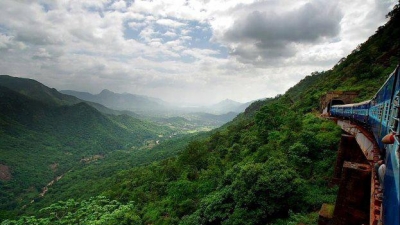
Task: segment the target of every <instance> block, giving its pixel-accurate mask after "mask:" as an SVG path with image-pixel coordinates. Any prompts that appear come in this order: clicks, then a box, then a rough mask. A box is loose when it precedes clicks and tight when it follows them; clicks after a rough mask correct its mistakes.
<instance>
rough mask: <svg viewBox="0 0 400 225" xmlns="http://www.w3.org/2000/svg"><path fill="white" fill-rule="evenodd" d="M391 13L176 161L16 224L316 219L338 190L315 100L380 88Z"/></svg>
mask: <svg viewBox="0 0 400 225" xmlns="http://www.w3.org/2000/svg"><path fill="white" fill-rule="evenodd" d="M389 16H390V18H391V20H390V21H389V22H388V23H387V24H386V25H385V26H383V27H381V28H379V29H378V31H377V33H376V34H375V35H374V36H372V37H371V38H370V39H369V40H368V41H367V42H365V43H363V44H361V45H360V47H359V48H357V49H356V50H355V51H354V52H353V53H352V54H350V55H349V56H347V57H346V58H344V59H343V60H341V62H339V63H338V64H337V65H336V66H335V67H334V68H333V69H332V70H329V71H325V72H318V73H313V74H312V75H310V76H308V77H306V78H305V79H303V80H302V81H301V82H300V83H299V84H297V85H296V86H294V87H293V88H291V89H290V90H289V91H288V92H287V93H285V94H284V95H282V96H280V97H277V98H275V99H268V100H266V101H258V102H256V103H253V104H252V105H251V106H249V108H248V109H247V110H246V111H245V113H243V114H241V115H240V116H239V117H237V118H236V119H235V120H234V121H232V122H231V123H229V124H227V125H225V126H224V127H222V128H220V129H217V130H215V131H212V132H210V133H209V134H208V135H207V136H206V137H199V138H198V139H197V140H195V141H191V142H190V143H189V144H188V145H187V146H186V148H185V150H184V151H183V152H181V153H180V154H179V155H178V156H177V157H173V158H169V159H167V160H164V161H160V162H154V163H152V164H150V165H146V166H141V167H135V168H132V169H129V170H124V171H121V172H119V173H118V174H117V175H115V176H111V177H109V178H107V179H104V180H102V181H99V182H102V183H101V184H99V186H101V187H102V188H100V189H98V190H97V194H98V195H104V196H106V197H95V196H93V198H91V199H88V200H85V201H81V200H80V201H78V202H77V201H75V200H73V199H70V200H68V201H62V202H58V203H55V204H53V205H51V206H49V207H47V208H44V209H43V210H41V211H38V212H36V214H35V216H34V217H20V218H18V219H17V221H15V222H16V223H17V224H23V223H26V221H28V220H29V221H30V223H38V222H41V223H43V224H62V223H76V221H78V220H79V221H84V222H85V223H95V222H97V223H106V224H300V223H304V224H316V220H317V216H318V215H317V211H318V210H319V208H320V206H321V204H322V203H334V202H335V197H336V191H337V189H336V188H334V187H333V188H328V184H329V181H330V178H331V176H332V172H333V164H334V162H335V159H336V150H337V145H338V142H339V138H340V133H341V131H340V129H339V128H338V127H337V126H336V125H335V124H334V123H332V122H330V121H328V120H324V119H320V118H318V117H317V115H318V114H319V113H318V112H317V110H318V107H319V105H318V104H319V99H320V97H321V96H322V95H323V94H325V92H326V91H332V90H358V91H360V97H359V99H360V100H361V99H366V98H370V97H371V96H373V94H374V93H375V92H376V91H377V90H378V89H379V87H380V86H381V85H382V83H383V82H384V81H385V79H386V77H387V76H388V75H389V74H390V72H392V70H393V69H394V67H395V66H396V65H397V64H398V62H399V58H400V57H399V37H400V35H399V28H398V24H400V23H399V18H400V14H399V5H396V7H395V10H394V11H393V12H392V13H390V14H389ZM76 194H77V197H78V198H79V193H76ZM111 206H112V207H111ZM93 215H94V216H93ZM78 218H79V219H78ZM10 223H12V221H5V222H3V224H10Z"/></svg>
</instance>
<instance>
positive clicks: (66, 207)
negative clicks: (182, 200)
mask: <svg viewBox="0 0 400 225" xmlns="http://www.w3.org/2000/svg"><path fill="white" fill-rule="evenodd" d="M40 214H41V216H40V217H35V216H23V217H20V218H19V219H18V220H5V221H3V222H2V223H1V224H2V225H19V224H20V225H25V224H37V225H46V224H92V225H95V224H99V225H100V224H108V225H112V224H115V225H124V224H126V225H128V224H129V225H130V224H142V222H141V219H140V217H139V216H138V215H137V210H136V209H135V206H134V203H133V202H129V203H127V204H121V203H120V202H118V201H115V200H109V199H107V198H106V197H104V196H98V197H95V198H90V199H89V200H87V201H86V200H85V201H81V202H77V201H75V200H74V199H69V200H68V201H65V202H64V201H59V202H57V203H54V204H52V205H50V206H49V207H46V208H43V209H42V210H40Z"/></svg>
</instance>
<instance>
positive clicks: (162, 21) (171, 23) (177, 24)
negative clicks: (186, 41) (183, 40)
mask: <svg viewBox="0 0 400 225" xmlns="http://www.w3.org/2000/svg"><path fill="white" fill-rule="evenodd" d="M156 23H157V24H159V25H163V26H167V27H175V28H176V27H182V26H185V24H184V23H181V22H178V21H175V20H171V19H159V20H157V22H156Z"/></svg>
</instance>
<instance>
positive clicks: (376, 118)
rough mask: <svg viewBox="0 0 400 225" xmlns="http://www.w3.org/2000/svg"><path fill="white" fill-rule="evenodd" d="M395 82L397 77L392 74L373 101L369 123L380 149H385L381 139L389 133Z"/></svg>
mask: <svg viewBox="0 0 400 225" xmlns="http://www.w3.org/2000/svg"><path fill="white" fill-rule="evenodd" d="M394 81H395V76H394V73H392V74H391V75H390V76H389V78H388V79H387V81H386V82H385V84H384V85H383V86H382V88H381V89H380V90H379V91H378V93H376V95H375V97H374V98H373V99H372V100H371V106H370V110H369V121H368V123H369V126H370V127H371V131H372V133H373V135H374V137H375V139H376V141H377V143H378V145H379V148H380V149H383V148H384V145H383V143H382V141H381V138H382V137H383V136H385V135H386V134H387V131H388V120H389V113H390V103H391V99H392V95H393V90H394Z"/></svg>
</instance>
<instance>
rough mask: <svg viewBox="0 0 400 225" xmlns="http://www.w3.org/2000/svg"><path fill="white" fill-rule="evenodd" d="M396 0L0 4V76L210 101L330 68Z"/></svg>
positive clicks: (14, 0) (11, 0) (260, 94)
mask: <svg viewBox="0 0 400 225" xmlns="http://www.w3.org/2000/svg"><path fill="white" fill-rule="evenodd" d="M395 3H396V0H296V1H293V0H134V1H133V0H125V1H123V0H41V1H33V0H1V1H0V74H8V75H12V76H19V77H28V78H32V79H36V80H38V81H40V82H42V83H44V84H45V85H48V86H50V87H54V88H56V89H58V90H64V89H71V90H78V91H88V92H91V93H99V92H100V91H101V90H102V89H105V88H107V89H109V90H111V91H114V92H117V93H123V92H128V93H133V94H142V95H148V96H153V97H159V98H161V99H163V100H166V101H169V102H173V103H184V104H212V103H216V102H218V101H221V100H224V99H226V98H229V99H233V100H236V101H239V102H246V101H250V100H254V99H259V98H265V97H273V96H275V95H277V94H282V93H284V92H285V91H286V90H287V89H288V88H290V87H291V86H293V85H294V84H296V83H297V82H298V81H299V80H301V79H302V78H304V77H305V76H306V75H308V74H310V73H311V72H313V71H322V70H327V69H330V68H331V67H332V66H333V65H335V64H336V62H338V61H339V59H340V58H342V57H344V56H346V55H347V54H349V53H350V52H351V51H352V50H353V49H354V48H355V47H356V46H357V45H358V44H360V43H362V42H364V41H366V40H367V38H368V37H369V36H371V35H372V34H374V32H375V31H376V29H377V28H378V27H379V26H381V25H383V24H384V23H385V22H386V19H385V15H386V14H387V13H388V12H389V11H390V10H391V9H392V7H393V5H394V4H395Z"/></svg>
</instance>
